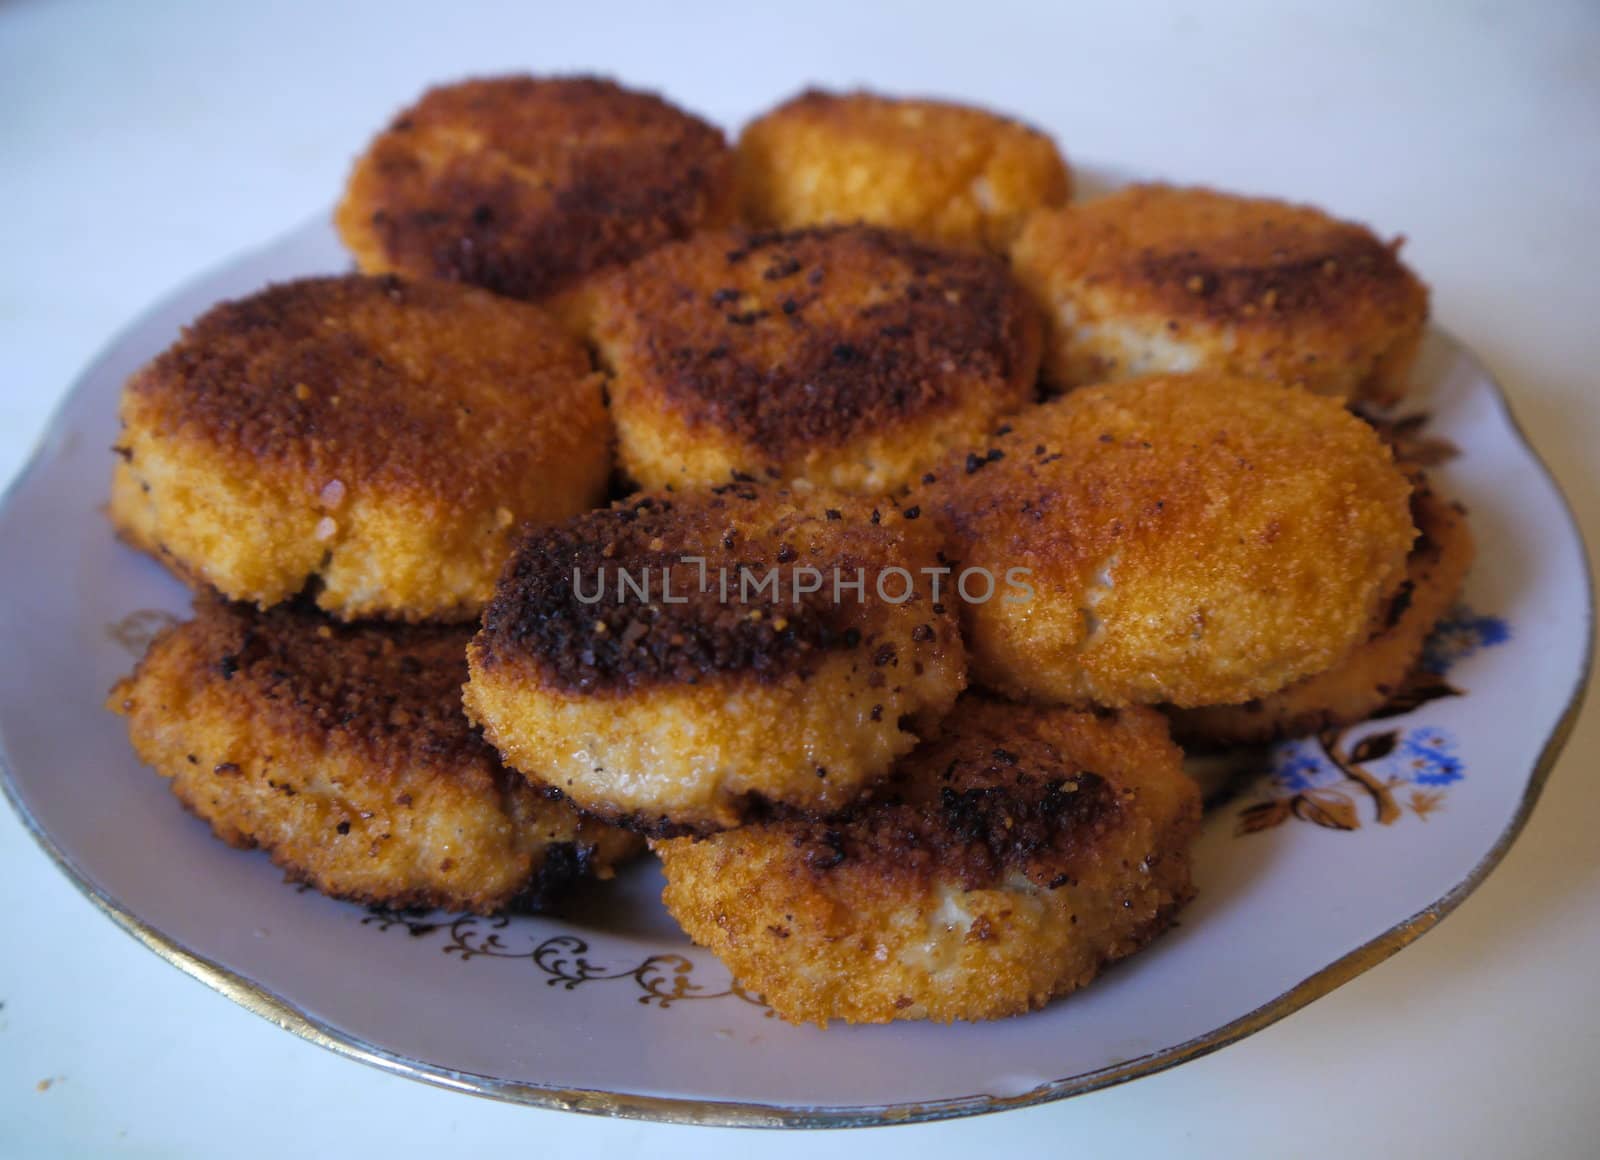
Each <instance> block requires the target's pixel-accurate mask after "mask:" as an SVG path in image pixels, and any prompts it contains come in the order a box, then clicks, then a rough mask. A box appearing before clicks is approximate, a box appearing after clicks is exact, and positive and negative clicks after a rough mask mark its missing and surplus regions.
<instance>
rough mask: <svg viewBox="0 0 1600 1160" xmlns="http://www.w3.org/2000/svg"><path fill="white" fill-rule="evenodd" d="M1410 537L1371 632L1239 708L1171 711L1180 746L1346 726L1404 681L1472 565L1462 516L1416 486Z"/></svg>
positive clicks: (1251, 741)
mask: <svg viewBox="0 0 1600 1160" xmlns="http://www.w3.org/2000/svg"><path fill="white" fill-rule="evenodd" d="M1411 513H1412V519H1413V520H1414V521H1415V522H1416V525H1417V540H1416V543H1415V545H1414V546H1413V547H1412V549H1411V556H1410V558H1409V559H1408V560H1407V562H1406V578H1405V582H1404V583H1403V584H1401V586H1400V588H1399V590H1398V591H1397V592H1396V593H1395V594H1394V596H1393V597H1391V598H1390V600H1389V602H1388V605H1387V607H1386V608H1385V609H1384V613H1383V616H1382V618H1381V621H1380V624H1379V627H1378V630H1377V632H1376V633H1375V634H1374V635H1373V636H1372V637H1371V638H1370V639H1369V640H1367V641H1366V642H1365V643H1364V644H1361V645H1358V646H1357V647H1356V648H1355V650H1354V651H1352V652H1351V653H1350V655H1349V656H1347V657H1345V658H1344V659H1343V660H1342V661H1340V662H1339V663H1338V664H1336V665H1335V666H1334V667H1333V668H1331V669H1329V670H1327V671H1326V672H1322V673H1318V674H1317V675H1315V676H1312V677H1307V678H1305V679H1303V680H1301V681H1297V682H1296V683H1295V684H1292V685H1290V686H1289V687H1288V688H1286V689H1282V690H1280V691H1278V692H1276V693H1272V694H1270V695H1268V696H1265V697H1260V698H1257V699H1255V700H1252V701H1246V702H1245V703H1244V704H1242V705H1213V706H1209V707H1204V708H1198V709H1180V710H1174V711H1173V712H1172V725H1173V731H1174V732H1175V733H1177V734H1178V736H1179V738H1180V739H1181V740H1182V741H1183V742H1184V744H1185V745H1194V746H1198V747H1201V748H1206V749H1216V748H1222V747H1225V746H1230V745H1258V744H1263V743H1265V742H1269V741H1276V740H1278V739H1280V738H1284V737H1303V736H1306V735H1308V734H1311V733H1316V732H1318V731H1319V730H1322V729H1329V728H1333V727H1336V726H1341V725H1353V724H1355V723H1356V722H1358V721H1364V720H1366V719H1367V718H1368V717H1370V716H1371V715H1372V714H1373V713H1375V712H1377V711H1378V710H1379V709H1381V708H1382V707H1383V706H1384V704H1385V702H1387V701H1388V700H1389V698H1390V697H1391V696H1393V695H1394V694H1395V693H1396V692H1397V691H1398V690H1399V689H1400V688H1401V687H1402V685H1403V684H1404V683H1405V679H1406V677H1407V676H1408V675H1409V674H1410V673H1411V671H1412V670H1413V669H1414V668H1415V667H1416V664H1417V659H1418V658H1419V657H1420V656H1421V655H1422V646H1423V644H1424V643H1425V642H1426V641H1427V639H1428V634H1429V633H1430V632H1432V631H1433V626H1434V625H1436V624H1438V623H1439V621H1440V620H1442V619H1444V617H1445V614H1446V613H1448V612H1449V611H1450V609H1451V607H1452V606H1453V605H1454V604H1455V601H1456V598H1457V597H1458V596H1460V594H1461V585H1462V584H1463V582H1464V581H1465V580H1466V577H1467V570H1468V569H1469V568H1470V567H1471V566H1472V557H1473V543H1472V533H1471V532H1470V531H1469V530H1468V528H1467V518H1466V514H1465V513H1464V512H1463V511H1462V509H1461V508H1460V507H1459V506H1458V505H1455V504H1451V503H1447V502H1446V501H1444V500H1442V499H1440V498H1439V496H1438V495H1437V494H1436V493H1435V492H1434V491H1433V490H1432V489H1431V488H1429V487H1427V485H1426V484H1425V483H1424V484H1422V485H1420V486H1419V488H1418V490H1417V491H1416V493H1415V494H1414V495H1413V497H1412V502H1411Z"/></svg>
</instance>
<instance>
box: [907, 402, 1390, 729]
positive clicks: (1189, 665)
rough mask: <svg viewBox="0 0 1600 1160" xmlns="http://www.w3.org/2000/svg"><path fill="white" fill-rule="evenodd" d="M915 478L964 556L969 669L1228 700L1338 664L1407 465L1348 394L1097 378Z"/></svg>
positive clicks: (1358, 617) (1047, 697)
mask: <svg viewBox="0 0 1600 1160" xmlns="http://www.w3.org/2000/svg"><path fill="white" fill-rule="evenodd" d="M1008 422H1009V423H1010V424H1011V428H1012V429H1011V430H1010V431H1009V432H1008V433H1007V434H1006V435H1004V436H1003V437H1000V438H997V439H995V440H993V441H992V443H991V444H990V445H989V447H988V448H987V449H985V448H979V449H978V450H977V451H975V452H974V453H972V454H970V455H969V456H968V457H967V459H966V461H965V463H964V464H963V463H956V464H952V465H950V466H949V467H947V468H945V469H942V470H941V471H939V472H938V473H936V474H937V482H936V483H934V484H933V485H931V486H930V487H929V488H927V489H926V491H925V493H924V492H919V493H917V494H915V495H914V496H913V497H912V498H913V499H914V500H920V501H921V502H922V506H923V507H924V508H925V509H927V510H930V511H932V512H934V513H935V514H936V515H937V516H938V517H939V518H941V519H942V520H943V521H944V522H945V523H946V524H947V525H948V528H949V530H950V533H951V539H950V543H949V550H950V551H951V552H952V553H953V554H954V555H955V556H956V558H957V559H958V560H959V561H960V563H961V564H962V565H963V566H964V567H968V568H973V567H977V568H986V569H988V570H989V571H990V572H991V573H993V574H994V575H996V576H1000V575H1003V574H1005V573H1006V572H1007V571H1008V570H1009V569H1013V568H1027V569H1030V573H1029V575H1028V576H1027V584H1028V585H1029V586H1030V587H1031V588H1032V590H1033V591H1032V595H1031V598H1030V597H1027V594H1026V593H1021V592H1016V591H1012V592H1009V593H1008V594H1007V595H1008V597H1010V598H1009V599H1008V598H1006V597H1000V598H996V599H993V600H990V601H988V602H986V603H981V604H980V603H968V604H964V605H963V616H964V618H965V624H964V627H965V629H966V632H965V637H966V641H967V646H968V649H969V650H970V652H971V654H972V659H973V675H974V679H975V680H977V681H978V682H979V683H981V684H986V685H988V686H990V687H992V688H996V689H999V690H1001V691H1003V692H1006V693H1008V694H1010V695H1012V696H1015V697H1018V698H1019V699H1029V700H1041V701H1052V702H1076V701H1093V702H1097V703H1099V704H1105V705H1128V704H1157V703H1161V702H1170V703H1172V704H1175V705H1178V706H1183V707H1190V706H1195V705H1214V704H1231V703H1235V702H1241V701H1247V700H1250V699H1251V698H1252V697H1262V696H1266V695H1267V694H1269V693H1273V692H1276V691H1277V690H1279V689H1281V688H1283V687H1284V686H1286V685H1288V684H1290V683H1291V682H1293V681H1296V680H1299V679H1300V678H1302V677H1306V676H1310V675H1312V674H1314V673H1319V672H1322V671H1323V670H1325V669H1328V668H1331V667H1332V666H1333V665H1335V664H1337V663H1338V662H1340V661H1341V660H1343V659H1344V658H1345V657H1346V656H1348V655H1349V654H1350V652H1351V650H1352V649H1354V648H1355V647H1356V645H1358V644H1360V643H1361V642H1362V641H1363V640H1365V639H1366V638H1367V637H1368V636H1369V635H1370V633H1371V625H1372V623H1373V620H1374V617H1375V616H1376V615H1377V614H1378V611H1379V609H1380V607H1381V605H1382V602H1383V601H1384V600H1385V599H1386V598H1388V597H1389V596H1390V595H1392V594H1393V593H1394V591H1395V589H1396V588H1397V587H1398V586H1399V585H1400V583H1401V581H1402V580H1403V579H1404V577H1405V567H1406V556H1407V554H1408V553H1409V552H1410V550H1411V542H1412V540H1413V538H1414V536H1415V529H1414V528H1413V527H1412V524H1411V513H1410V503H1409V501H1410V494H1411V485H1410V483H1409V481H1408V480H1407V479H1406V478H1405V477H1404V476H1403V475H1402V474H1401V473H1400V471H1399V470H1398V469H1397V468H1396V467H1395V465H1394V462H1393V456H1392V455H1391V453H1390V451H1389V448H1388V447H1387V446H1386V445H1385V444H1384V443H1383V442H1382V441H1381V440H1380V439H1379V437H1378V435H1377V433H1376V432H1375V431H1374V430H1373V429H1372V428H1371V427H1370V426H1368V425H1367V424H1366V423H1363V422H1362V421H1361V420H1360V419H1358V418H1356V417H1355V416H1354V415H1352V414H1351V413H1350V412H1349V411H1347V410H1346V409H1345V408H1344V407H1343V406H1342V405H1341V404H1340V403H1339V402H1338V401H1337V400H1335V399H1330V398H1324V397H1320V396H1317V395H1312V394H1309V393H1307V392H1306V391H1303V390H1301V389H1299V388H1298V387H1286V386H1282V385H1280V384H1277V383H1268V382H1263V381H1259V380H1253V379H1244V378H1232V377H1229V376H1225V375H1216V374H1205V375H1200V374H1196V375H1169V376H1157V377H1151V378H1146V379H1139V380H1134V381H1131V382H1126V383H1116V384H1109V385H1106V386H1101V387H1090V388H1085V389H1083V390H1080V391H1076V392H1074V393H1072V394H1070V395H1067V396H1065V397H1064V398H1061V399H1057V400H1054V401H1053V402H1049V403H1045V404H1042V405H1040V406H1038V407H1035V408H1033V409H1031V410H1029V411H1024V412H1023V413H1021V414H1020V415H1016V416H1013V417H1012V418H1011V419H1010V420H1009V421H1008Z"/></svg>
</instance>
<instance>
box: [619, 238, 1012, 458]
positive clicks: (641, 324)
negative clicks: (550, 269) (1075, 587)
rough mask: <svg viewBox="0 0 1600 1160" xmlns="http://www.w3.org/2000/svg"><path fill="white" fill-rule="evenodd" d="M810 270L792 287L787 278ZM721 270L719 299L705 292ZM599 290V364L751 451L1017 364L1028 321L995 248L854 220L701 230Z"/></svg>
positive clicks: (832, 430) (839, 437)
mask: <svg viewBox="0 0 1600 1160" xmlns="http://www.w3.org/2000/svg"><path fill="white" fill-rule="evenodd" d="M733 257H737V259H738V260H737V261H731V260H730V259H731V258H733ZM823 270H827V271H829V272H830V274H831V275H833V276H830V277H829V278H828V279H827V282H826V285H824V286H820V287H819V288H818V289H816V290H815V291H808V292H807V293H806V294H805V295H804V296H803V297H796V295H795V294H794V292H793V290H792V289H790V287H791V285H792V284H791V282H790V279H792V278H797V277H799V276H800V275H801V274H802V273H805V272H810V273H813V274H819V273H821V272H822V271H823ZM775 271H776V272H777V273H776V274H775V273H774V272H775ZM730 279H735V280H737V281H738V286H737V287H736V289H737V290H738V297H737V301H738V302H739V306H740V308H739V309H738V310H737V311H736V312H734V313H728V312H727V310H726V307H725V306H721V305H719V304H717V303H715V302H714V301H713V300H712V297H713V295H714V294H715V293H716V292H717V291H718V290H719V289H728V288H730V287H728V286H727V284H728V282H729V281H730ZM806 281H807V283H808V284H811V283H812V282H813V280H812V279H811V278H809V277H808V278H807V279H806ZM886 291H887V292H886ZM613 294H614V295H615V298H614V300H613V301H612V302H611V303H609V305H608V307H607V309H608V311H609V312H611V313H612V314H613V315H614V317H615V318H616V319H619V320H622V321H623V322H624V324H625V325H624V326H623V328H622V334H623V337H622V338H620V339H619V340H618V347H617V349H615V350H612V351H611V352H610V358H611V360H612V361H613V363H614V364H616V365H614V368H613V369H618V370H619V373H630V374H634V375H637V376H639V377H640V379H641V381H643V382H647V383H649V384H650V385H651V386H652V387H653V388H654V389H655V390H658V391H660V392H661V393H662V394H663V395H664V396H665V397H666V398H667V399H668V400H669V401H670V403H671V404H672V405H673V406H674V407H675V408H676V409H677V410H678V411H679V412H681V413H682V414H683V416H684V417H685V419H686V420H687V421H688V422H689V423H690V424H691V425H704V426H706V427H708V428H712V429H714V430H716V431H719V432H726V433H728V434H730V435H732V436H733V437H735V438H736V439H738V440H739V441H740V442H742V443H744V444H747V445H749V446H752V447H756V448H760V449H762V450H764V451H767V452H777V453H782V452H784V451H786V450H788V449H792V448H798V447H815V446H819V445H826V446H838V445H840V444H842V443H845V442H846V441H848V440H850V439H852V438H857V437H860V436H861V435H863V434H867V433H869V432H875V431H877V430H878V429H880V428H882V427H884V426H892V425H894V424H896V423H900V422H904V421H905V420H906V419H907V418H908V417H912V416H923V415H928V414H933V413H938V412H939V411H941V410H944V409H949V408H954V407H956V406H958V405H960V404H962V403H963V402H967V401H969V400H970V397H971V393H972V391H973V390H975V389H980V387H981V385H985V384H986V385H987V386H988V389H992V390H1008V389H1011V386H1012V384H1014V383H1015V382H1016V381H1017V380H1018V378H1019V377H1022V376H1026V375H1028V374H1029V373H1031V372H1030V368H1029V367H1028V366H1025V365H1024V363H1025V362H1026V360H1027V358H1028V357H1029V356H1028V355H1027V354H1026V353H1025V352H1028V351H1030V350H1031V349H1032V341H1031V339H1032V335H1033V333H1034V330H1035V328H1036V326H1037V319H1036V318H1035V317H1034V316H1033V314H1032V313H1031V309H1032V308H1031V306H1030V305H1029V304H1028V303H1027V302H1026V300H1025V299H1024V297H1023V295H1022V292H1021V291H1020V289H1019V288H1018V287H1017V286H1016V285H1015V284H1014V283H1013V281H1012V280H1011V278H1010V275H1009V273H1008V271H1007V270H1006V268H1005V266H1004V264H1003V263H1002V262H1000V261H998V260H997V259H994V258H991V257H987V256H983V255H977V254H966V253H954V252H946V251H942V250H938V249H934V248H932V247H929V246H924V245H922V244H921V243H919V242H916V241H914V240H912V239H910V238H908V237H905V236H903V235H900V234H895V233H891V232H887V231H883V230H878V229H874V228H870V227H864V226H848V227H829V228H816V229H807V230H797V231H793V232H787V233H755V234H737V233H735V234H733V235H731V236H730V235H721V234H719V235H710V236H708V237H706V238H705V239H704V240H703V241H701V242H698V243H695V242H691V243H689V244H687V245H685V246H681V247H673V248H671V249H668V250H663V251H661V252H660V253H658V254H656V255H653V256H651V257H649V258H646V259H645V260H644V261H643V262H642V263H641V264H640V265H638V266H636V267H634V275H633V276H631V277H629V278H627V279H626V281H625V284H624V285H621V286H619V287H618V288H617V289H615V290H614V291H613ZM713 351H716V352H718V354H717V355H716V356H715V357H713V356H712V352H713Z"/></svg>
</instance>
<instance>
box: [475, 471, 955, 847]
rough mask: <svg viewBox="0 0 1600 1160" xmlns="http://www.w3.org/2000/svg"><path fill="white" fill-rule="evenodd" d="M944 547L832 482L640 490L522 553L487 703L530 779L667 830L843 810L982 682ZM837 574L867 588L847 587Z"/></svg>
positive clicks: (487, 640) (504, 605)
mask: <svg viewBox="0 0 1600 1160" xmlns="http://www.w3.org/2000/svg"><path fill="white" fill-rule="evenodd" d="M938 545H939V538H938V535H937V532H936V530H935V529H933V528H932V527H931V526H930V523H929V521H927V520H915V519H908V518H907V517H906V516H905V515H904V514H903V513H902V512H899V511H895V510H893V509H890V508H887V507H884V508H875V507H874V506H873V505H872V504H870V503H869V502H867V501H864V500H859V499H854V498H850V497H846V496H842V495H832V494H828V493H818V492H786V491H781V490H770V489H763V488H759V487H756V486H755V485H753V484H744V483H741V484H733V485H729V486H726V487H722V488H717V489H713V490H710V491H702V492H694V493H689V494H687V495H682V496H677V495H662V496H643V497H636V498H634V499H630V500H627V501H623V502H621V503H619V504H617V505H615V506H613V507H612V508H611V509H610V510H607V511H604V512H595V513H591V514H589V515H587V516H583V517H580V518H579V519H577V520H574V521H572V522H570V523H569V524H567V525H565V526H563V527H561V528H554V529H549V530H546V531H543V532H539V533H535V534H534V535H532V536H530V537H528V538H527V539H526V540H525V541H524V542H523V544H522V545H521V546H520V547H519V549H518V551H517V552H516V554H515V555H514V557H513V558H512V561H511V563H510V564H509V565H508V566H507V568H506V571H505V574H504V576H503V577H502V578H501V582H500V586H499V589H498V590H497V592H496V595H495V598H494V600H493V601H491V602H490V605H489V607H488V609H487V610H486V611H485V613H484V618H483V627H482V630H481V631H480V632H479V634H478V636H477V638H476V639H475V640H474V641H473V643H472V646H471V648H470V649H469V658H470V662H471V670H472V679H471V681H470V683H469V685H468V687H467V691H466V704H467V708H468V711H469V713H471V714H472V716H473V717H474V719H476V720H477V721H479V722H480V723H481V724H482V725H483V726H484V731H485V735H486V736H487V737H488V738H489V739H490V740H491V741H492V742H493V743H494V744H495V745H496V746H498V747H499V748H500V750H501V752H502V754H503V755H504V756H505V759H506V761H507V762H508V763H509V764H511V765H512V766H514V767H515V768H518V769H521V770H522V771H523V772H524V773H526V774H527V775H528V776H529V777H530V778H531V779H533V780H535V781H537V782H539V783H541V784H544V785H549V786H552V787H554V788H557V789H560V790H561V791H563V792H564V793H566V794H567V795H568V796H569V797H571V798H572V799H573V800H574V801H576V802H577V803H578V804H579V805H580V806H581V807H582V808H583V809H585V810H587V811H591V812H594V813H596V814H598V815H600V816H604V817H607V818H610V819H613V820H616V821H618V822H625V823H626V824H629V825H631V826H634V827H635V828H639V829H642V830H647V831H649V832H651V833H657V834H661V833H682V832H708V831H711V830H715V829H720V828H724V827H726V826H729V825H734V824H737V823H738V822H740V821H742V820H745V819H747V818H750V817H755V816H764V815H765V814H767V813H769V812H770V811H771V809H772V808H773V807H774V806H790V807H795V808H802V809H813V808H828V809H833V808H838V807H840V806H842V805H844V804H846V803H847V802H849V801H850V800H851V799H852V798H853V797H854V796H855V795H856V794H857V793H858V792H860V789H861V787H862V786H863V785H866V784H869V783H870V782H871V781H873V780H876V779H877V778H879V777H881V776H882V775H883V774H884V773H885V772H887V770H888V767H889V764H890V763H891V762H892V760H893V759H894V758H895V757H897V756H898V755H899V754H901V753H903V752H905V750H907V749H909V748H910V746H911V745H912V744H913V743H914V740H915V738H914V736H913V733H912V731H911V728H910V726H912V725H913V724H914V723H922V724H929V725H931V724H932V723H933V722H934V721H936V720H937V719H938V717H939V716H941V715H942V714H943V713H944V712H945V711H946V710H948V708H949V706H950V704H951V703H952V702H953V701H954V700H955V697H956V695H957V693H959V691H960V689H961V687H962V685H963V684H964V671H965V654H964V652H963V650H962V647H961V640H960V634H959V631H958V629H957V626H956V622H955V618H954V615H953V613H952V612H951V611H950V610H949V609H947V608H945V607H944V606H943V605H936V604H935V602H934V601H933V600H932V596H931V591H930V587H929V585H928V583H927V582H926V581H925V579H924V575H925V574H924V572H923V569H926V568H932V567H936V566H937V563H938V559H939V557H938ZM697 558H698V559H697ZM700 561H703V563H701V562H700ZM835 570H837V573H836V571H835ZM894 570H898V573H899V574H903V576H904V577H905V578H907V579H909V580H911V581H912V582H913V584H912V590H909V591H906V588H907V586H906V585H905V584H904V583H903V582H902V581H901V580H899V579H896V578H895V577H890V581H891V583H890V584H889V586H888V587H887V589H886V590H887V591H889V592H890V594H891V596H892V597H893V598H894V599H893V600H890V601H886V600H881V599H878V598H877V597H876V595H875V592H876V587H877V580H878V578H879V576H880V574H887V573H889V572H891V571H894ZM623 574H626V575H627V576H629V577H631V578H632V582H633V583H634V585H635V586H634V587H632V588H628V587H624V586H623V584H622V580H621V577H622V575H623ZM664 574H669V575H670V577H671V581H670V588H669V587H668V586H667V585H665V584H664V582H663V575H664ZM836 574H837V575H838V577H839V578H840V579H841V580H843V581H844V582H846V583H851V582H855V581H856V580H858V579H859V580H861V581H862V584H863V586H862V587H861V588H858V589H855V590H853V591H852V590H850V589H841V592H842V597H841V598H838V599H836V596H835V591H834V578H835V575H836ZM702 576H704V586H703V587H702V584H701V578H702ZM641 582H642V583H643V585H644V588H643V590H641V589H640V588H639V586H638V585H639V584H640V583H641ZM807 589H809V591H808V590H807ZM669 595H670V597H671V599H670V600H669V599H668V598H667V597H668V596H669ZM902 595H904V596H905V598H904V599H903V600H902V599H901V597H902Z"/></svg>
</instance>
